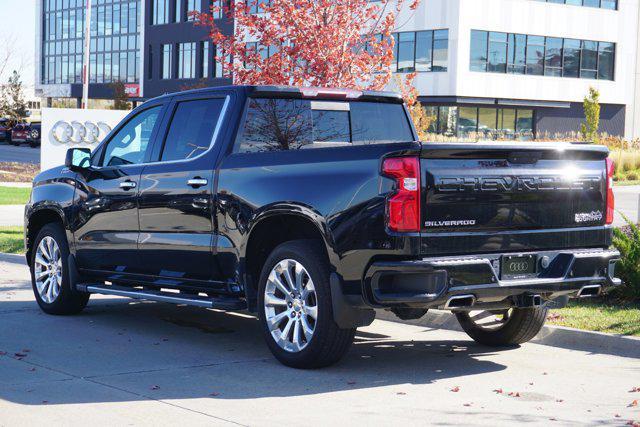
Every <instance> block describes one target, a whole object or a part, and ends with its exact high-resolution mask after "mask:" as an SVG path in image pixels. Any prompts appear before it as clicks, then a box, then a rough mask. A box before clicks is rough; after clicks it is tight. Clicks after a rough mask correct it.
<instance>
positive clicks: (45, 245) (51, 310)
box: [30, 224, 89, 314]
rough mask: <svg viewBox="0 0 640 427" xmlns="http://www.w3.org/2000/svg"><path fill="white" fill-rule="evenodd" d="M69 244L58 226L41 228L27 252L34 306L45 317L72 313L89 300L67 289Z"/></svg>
mask: <svg viewBox="0 0 640 427" xmlns="http://www.w3.org/2000/svg"><path fill="white" fill-rule="evenodd" d="M68 259H69V245H68V243H67V238H66V236H65V232H64V229H63V228H62V226H60V225H59V224H47V225H45V226H44V227H42V230H40V232H39V233H38V236H37V237H36V240H35V242H34V246H33V250H32V253H31V267H30V270H31V282H32V287H33V293H34V295H35V297H36V301H37V302H38V305H39V306H40V308H41V309H42V311H44V312H45V313H48V314H76V313H79V312H81V311H82V310H83V309H84V308H85V307H86V305H87V302H88V301H89V294H88V293H81V292H78V291H76V290H75V289H71V281H70V279H69V263H68Z"/></svg>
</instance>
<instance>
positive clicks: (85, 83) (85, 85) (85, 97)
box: [82, 0, 91, 109]
mask: <svg viewBox="0 0 640 427" xmlns="http://www.w3.org/2000/svg"><path fill="white" fill-rule="evenodd" d="M86 1H87V10H86V12H85V14H84V16H85V37H84V66H83V70H82V108H84V109H88V108H89V71H90V70H89V55H90V53H91V52H89V50H90V49H91V0H86Z"/></svg>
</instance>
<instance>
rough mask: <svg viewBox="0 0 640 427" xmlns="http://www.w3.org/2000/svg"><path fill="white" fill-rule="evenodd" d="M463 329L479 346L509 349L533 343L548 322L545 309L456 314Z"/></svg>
mask: <svg viewBox="0 0 640 427" xmlns="http://www.w3.org/2000/svg"><path fill="white" fill-rule="evenodd" d="M456 317H457V318H458V322H459V323H460V326H462V329H463V330H464V331H465V332H466V333H467V335H469V336H470V337H471V338H473V339H474V340H475V341H477V342H479V343H480V344H484V345H489V346H493V347H509V346H516V345H518V344H522V343H525V342H527V341H530V340H532V339H533V338H534V337H535V336H536V335H538V332H540V330H541V329H542V327H543V326H544V322H545V321H546V319H547V308H546V307H531V308H511V309H509V310H491V311H489V310H487V311H470V312H459V313H456Z"/></svg>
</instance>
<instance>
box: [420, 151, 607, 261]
mask: <svg viewBox="0 0 640 427" xmlns="http://www.w3.org/2000/svg"><path fill="white" fill-rule="evenodd" d="M607 155H608V150H607V148H606V147H601V146H593V145H578V144H554V145H542V144H540V143H527V144H526V145H524V144H522V143H511V144H501V143H489V144H437V143H436V144H424V145H423V148H422V152H421V170H422V171H421V172H422V206H421V212H422V214H421V215H422V234H423V236H426V237H429V236H430V235H433V236H434V237H435V236H437V235H438V234H440V233H447V234H448V235H449V236H450V237H451V238H453V239H454V240H455V237H456V233H462V234H464V235H466V237H465V238H464V239H463V240H461V239H457V242H454V241H451V242H448V243H446V244H444V245H445V246H448V247H450V249H451V250H450V252H452V253H454V252H458V250H456V247H457V246H459V245H460V244H465V243H464V240H467V243H466V244H469V243H470V242H471V240H469V239H473V236H474V235H475V236H476V238H478V237H482V236H485V241H486V238H488V236H493V239H492V240H490V242H492V243H493V247H495V250H509V249H512V250H516V251H517V250H524V249H531V248H534V247H535V246H537V245H540V244H541V242H540V236H538V239H537V240H536V239H535V238H532V239H530V240H529V241H527V238H526V237H523V236H526V235H527V231H530V232H531V234H534V233H535V232H537V231H542V232H548V233H551V232H555V234H556V235H555V236H554V238H553V239H552V240H550V241H548V243H547V244H545V245H544V246H549V245H550V246H554V247H558V246H560V247H568V246H571V245H574V244H576V243H577V242H575V241H574V238H572V236H575V233H571V229H576V230H578V229H580V230H583V229H585V228H591V229H592V230H591V231H592V232H593V234H594V236H595V235H596V234H598V233H597V228H598V227H604V224H605V216H606V196H607V176H606V162H605V159H606V157H607ZM507 233H509V234H507ZM523 233H524V234H523ZM538 234H539V233H538ZM501 235H502V236H501ZM507 236H509V237H507ZM519 236H520V237H519ZM458 237H460V236H458ZM505 239H506V240H505ZM579 240H580V242H579V243H580V244H581V245H583V246H587V245H595V246H598V245H604V244H606V242H604V241H602V242H601V239H598V238H595V239H594V240H593V241H584V239H579ZM434 242H435V240H433V239H432V240H431V242H430V241H429V240H428V239H427V240H426V241H425V242H424V244H425V245H433V244H434ZM600 242H601V243H600ZM476 244H480V242H476ZM423 246H424V245H423ZM485 246H486V243H485ZM489 246H490V247H485V248H477V249H478V250H490V249H491V248H492V247H491V245H489ZM440 249H443V248H440ZM461 249H462V248H461ZM473 249H474V248H469V247H467V248H466V250H467V251H468V250H473Z"/></svg>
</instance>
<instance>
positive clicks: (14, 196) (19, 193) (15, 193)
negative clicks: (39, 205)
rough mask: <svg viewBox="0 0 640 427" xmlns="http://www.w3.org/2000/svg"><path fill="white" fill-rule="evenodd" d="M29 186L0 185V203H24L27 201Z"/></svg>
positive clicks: (29, 192)
mask: <svg viewBox="0 0 640 427" xmlns="http://www.w3.org/2000/svg"><path fill="white" fill-rule="evenodd" d="M29 194H31V189H30V188H17V187H0V205H24V204H25V203H27V202H28V201H29Z"/></svg>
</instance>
